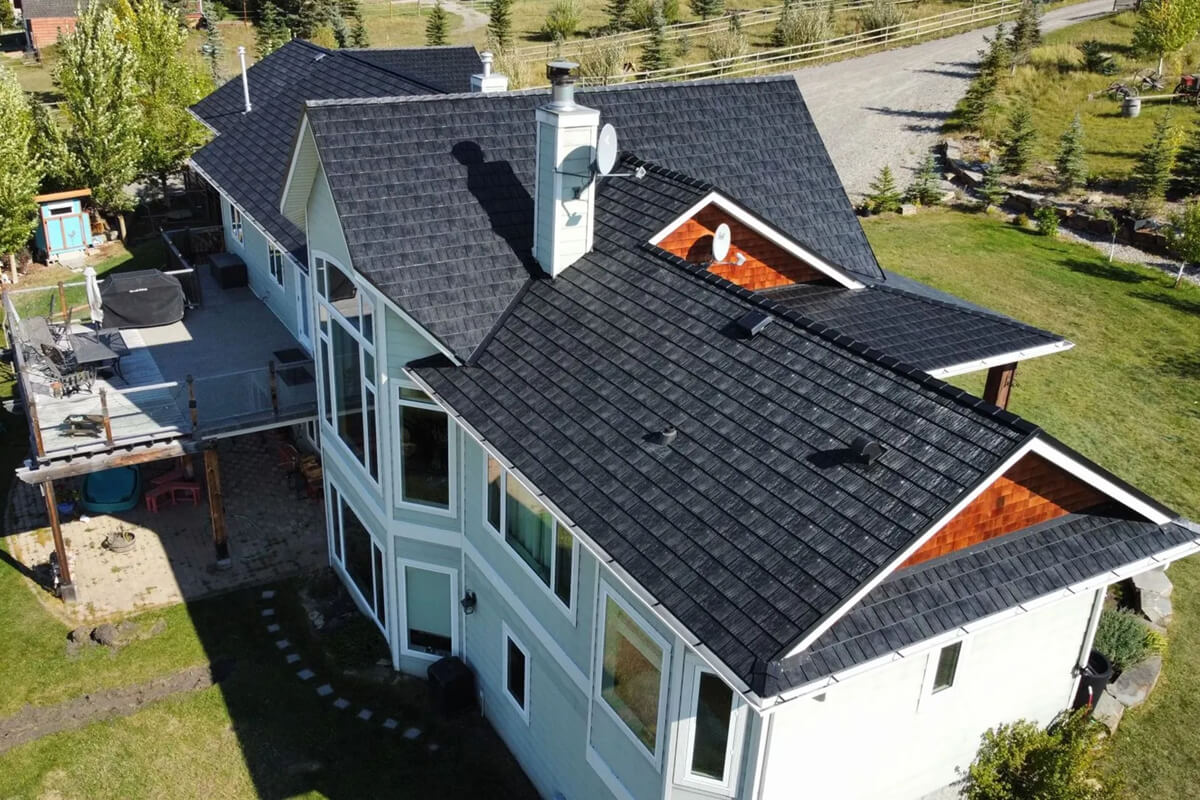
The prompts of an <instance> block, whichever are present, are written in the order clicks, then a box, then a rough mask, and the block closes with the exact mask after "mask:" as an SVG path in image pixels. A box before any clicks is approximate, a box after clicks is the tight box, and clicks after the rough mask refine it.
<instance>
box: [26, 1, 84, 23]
mask: <svg viewBox="0 0 1200 800" xmlns="http://www.w3.org/2000/svg"><path fill="white" fill-rule="evenodd" d="M81 5H82V6H85V7H86V6H87V0H25V1H24V2H23V3H21V17H22V18H24V19H39V18H47V17H49V18H67V17H69V18H72V19H73V18H74V17H75V14H76V13H77V12H78V10H79V7H80V6H81Z"/></svg>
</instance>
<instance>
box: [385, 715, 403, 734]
mask: <svg viewBox="0 0 1200 800" xmlns="http://www.w3.org/2000/svg"><path fill="white" fill-rule="evenodd" d="M383 727H384V728H386V729H387V730H389V731H394V730H396V728H398V727H400V723H399V722H396V720H394V719H392V718H391V717H388V718H387V719H385V720H384V721H383Z"/></svg>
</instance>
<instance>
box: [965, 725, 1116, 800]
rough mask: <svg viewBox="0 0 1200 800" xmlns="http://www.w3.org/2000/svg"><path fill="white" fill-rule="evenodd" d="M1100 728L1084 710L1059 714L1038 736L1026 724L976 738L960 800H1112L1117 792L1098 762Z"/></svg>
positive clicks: (1100, 747)
mask: <svg viewBox="0 0 1200 800" xmlns="http://www.w3.org/2000/svg"><path fill="white" fill-rule="evenodd" d="M1101 730H1102V726H1099V725H1095V724H1093V723H1092V721H1091V719H1090V718H1089V711H1088V709H1080V710H1079V711H1076V712H1066V711H1064V712H1063V713H1061V714H1059V715H1058V716H1057V717H1056V718H1055V719H1054V721H1053V722H1052V723H1050V727H1049V728H1047V729H1046V730H1042V729H1041V728H1039V727H1038V726H1037V725H1035V724H1034V723H1032V722H1028V721H1026V720H1019V721H1017V722H1014V723H1011V724H1006V725H1001V726H999V727H998V728H992V729H990V730H988V731H987V732H986V733H985V734H983V736H982V737H981V741H980V745H979V751H978V753H977V754H976V756H975V760H974V761H973V762H972V763H971V766H970V767H968V769H967V776H966V780H965V781H964V782H963V787H962V797H963V798H965V800H1033V798H1036V799H1037V800H1115V798H1117V797H1118V793H1117V788H1116V786H1115V784H1114V782H1113V781H1112V779H1111V778H1110V777H1108V776H1106V775H1104V774H1103V773H1102V772H1101V771H1100V770H1099V769H1098V768H1097V762H1098V761H1099V760H1100V757H1101V756H1102V755H1103V753H1104V749H1103V747H1102V746H1101V740H1100V731H1101Z"/></svg>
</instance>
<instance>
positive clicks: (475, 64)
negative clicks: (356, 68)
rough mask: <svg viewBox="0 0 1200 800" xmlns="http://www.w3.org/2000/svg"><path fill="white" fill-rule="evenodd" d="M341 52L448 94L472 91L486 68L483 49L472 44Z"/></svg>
mask: <svg viewBox="0 0 1200 800" xmlns="http://www.w3.org/2000/svg"><path fill="white" fill-rule="evenodd" d="M339 52H340V53H342V54H343V55H349V56H353V57H355V58H359V59H361V60H363V61H366V62H368V63H371V64H374V65H375V66H377V67H383V68H384V69H386V70H391V71H392V72H395V73H398V74H400V75H407V76H408V77H410V78H413V79H414V80H418V81H420V82H421V83H423V84H425V85H426V86H431V87H433V88H434V89H437V90H438V91H439V92H445V93H447V94H453V93H455V92H469V91H471V76H472V75H474V74H475V73H477V72H479V71H480V70H481V68H482V65H481V64H480V63H479V51H477V50H476V49H475V48H474V47H472V46H470V45H466V46H463V45H447V46H445V47H407V48H403V49H400V50H377V49H368V50H341V51H339Z"/></svg>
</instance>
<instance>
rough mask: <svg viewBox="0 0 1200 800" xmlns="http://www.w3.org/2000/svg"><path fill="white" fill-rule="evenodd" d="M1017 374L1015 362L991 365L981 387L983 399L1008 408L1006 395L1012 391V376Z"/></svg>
mask: <svg viewBox="0 0 1200 800" xmlns="http://www.w3.org/2000/svg"><path fill="white" fill-rule="evenodd" d="M1016 374H1017V365H1016V362H1014V363H1012V364H1000V365H999V366H995V367H992V368H991V369H989V370H988V373H987V383H986V384H985V385H984V387H983V399H984V400H986V401H988V402H989V403H991V404H992V405H994V406H999V407H1000V408H1004V409H1007V408H1008V397H1009V395H1010V394H1011V393H1012V386H1013V377H1014V376H1015V375H1016Z"/></svg>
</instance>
